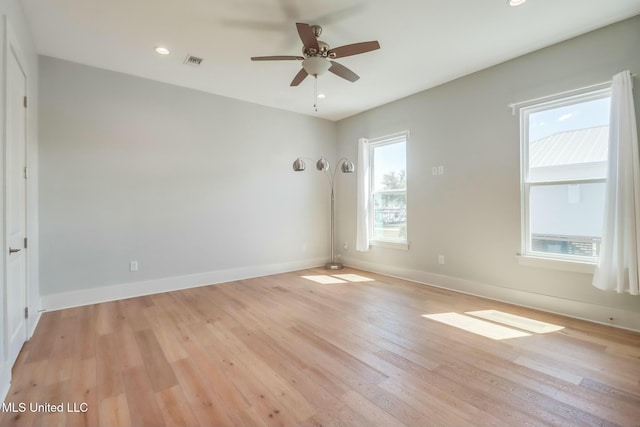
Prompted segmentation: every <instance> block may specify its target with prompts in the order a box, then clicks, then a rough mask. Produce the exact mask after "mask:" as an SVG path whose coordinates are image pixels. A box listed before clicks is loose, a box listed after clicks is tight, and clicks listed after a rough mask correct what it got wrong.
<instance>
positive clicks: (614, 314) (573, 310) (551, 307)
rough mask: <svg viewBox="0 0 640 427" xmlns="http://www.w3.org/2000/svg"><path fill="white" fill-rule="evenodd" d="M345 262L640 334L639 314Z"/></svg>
mask: <svg viewBox="0 0 640 427" xmlns="http://www.w3.org/2000/svg"><path fill="white" fill-rule="evenodd" d="M342 262H343V263H344V264H345V265H348V266H350V267H353V268H359V269H361V270H366V271H370V272H373V273H380V274H386V275H389V276H393V277H397V278H400V279H405V280H409V281H412V282H416V283H420V284H423V285H429V286H434V287H437V288H443V289H449V290H452V291H457V292H461V293H465V294H469V295H475V296H479V297H483V298H489V299H492V300H496V301H501V302H506V303H510V304H516V305H520V306H522V307H528V308H533V309H537V310H542V311H546V312H549V313H554V314H560V315H563V316H568V317H573V318H576V319H581V320H587V321H590V322H594V323H600V324H603V325H609V326H614V327H617V328H622V329H628V330H631V331H636V332H640V312H633V311H628V310H622V309H618V308H613V307H605V306H601V305H597V304H590V303H585V302H580V301H573V300H569V299H566V298H559V297H554V296H549V295H542V294H536V293H532V292H526V291H521V290H517V289H508V288H503V287H500V286H494V285H489V284H486V283H480V282H475V281H471V280H465V279H460V278H457V277H452V276H445V275H441V274H435V273H428V272H426V271H421V270H412V269H406V268H401V267H394V266H391V265H384V264H379V263H371V262H367V261H361V260H357V259H352V258H344V257H343V258H342ZM609 318H613V321H609V320H608V319H609Z"/></svg>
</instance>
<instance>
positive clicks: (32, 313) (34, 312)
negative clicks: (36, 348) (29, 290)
mask: <svg viewBox="0 0 640 427" xmlns="http://www.w3.org/2000/svg"><path fill="white" fill-rule="evenodd" d="M40 307H42V302H41V301H40V299H38V301H36V303H35V304H33V305H31V307H29V321H28V322H27V339H28V340H29V339H31V337H32V336H33V333H34V332H35V331H36V327H37V326H38V322H40V316H42V312H41V310H40Z"/></svg>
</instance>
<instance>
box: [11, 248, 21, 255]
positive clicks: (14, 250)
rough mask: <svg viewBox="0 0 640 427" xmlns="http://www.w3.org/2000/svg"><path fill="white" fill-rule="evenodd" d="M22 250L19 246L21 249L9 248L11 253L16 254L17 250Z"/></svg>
mask: <svg viewBox="0 0 640 427" xmlns="http://www.w3.org/2000/svg"><path fill="white" fill-rule="evenodd" d="M21 250H22V248H19V249H14V248H9V253H10V254H14V253H16V252H20V251H21Z"/></svg>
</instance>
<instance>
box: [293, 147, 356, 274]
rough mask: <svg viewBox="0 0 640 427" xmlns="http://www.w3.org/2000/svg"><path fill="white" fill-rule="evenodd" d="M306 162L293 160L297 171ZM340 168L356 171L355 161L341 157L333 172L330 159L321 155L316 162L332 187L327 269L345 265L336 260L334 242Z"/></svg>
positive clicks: (302, 168)
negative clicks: (336, 197)
mask: <svg viewBox="0 0 640 427" xmlns="http://www.w3.org/2000/svg"><path fill="white" fill-rule="evenodd" d="M305 168H306V164H305V162H304V161H303V160H302V159H301V158H299V157H298V158H297V159H296V160H295V161H294V162H293V170H294V171H296V172H302V171H303V170H305ZM338 168H340V170H341V171H342V173H353V172H354V171H355V166H354V165H353V162H351V161H350V160H349V159H347V158H344V157H343V158H341V159H340V160H338V163H337V164H336V167H335V169H334V170H333V174H332V173H331V165H329V161H328V160H327V159H325V158H324V157H320V160H318V161H317V162H316V169H318V170H319V171H320V172H324V173H325V174H326V175H327V178H329V187H330V188H331V260H330V261H329V262H328V263H326V264H325V268H326V269H327V270H340V269H342V268H343V267H344V266H343V265H342V263H340V262H336V260H335V252H334V244H335V238H334V236H335V225H334V224H335V220H334V216H335V193H334V184H335V181H336V173H337V172H338Z"/></svg>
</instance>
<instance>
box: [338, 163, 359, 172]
mask: <svg viewBox="0 0 640 427" xmlns="http://www.w3.org/2000/svg"><path fill="white" fill-rule="evenodd" d="M340 169H341V170H342V173H353V172H354V171H355V170H356V167H355V166H354V165H353V162H352V161H350V160H345V161H344V162H342V166H340Z"/></svg>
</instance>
